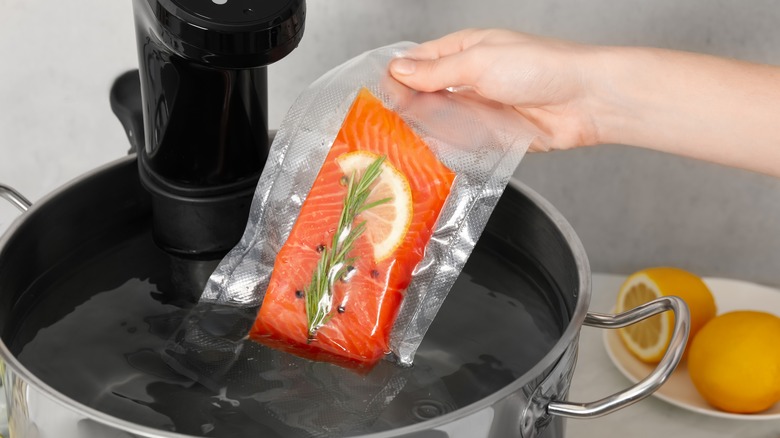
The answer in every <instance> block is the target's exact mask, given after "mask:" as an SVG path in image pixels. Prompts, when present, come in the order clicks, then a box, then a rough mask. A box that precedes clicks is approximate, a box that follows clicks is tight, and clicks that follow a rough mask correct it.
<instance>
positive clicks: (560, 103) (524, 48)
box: [390, 29, 599, 149]
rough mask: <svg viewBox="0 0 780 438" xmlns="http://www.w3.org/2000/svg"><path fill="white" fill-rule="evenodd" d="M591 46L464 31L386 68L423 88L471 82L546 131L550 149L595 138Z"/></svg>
mask: <svg viewBox="0 0 780 438" xmlns="http://www.w3.org/2000/svg"><path fill="white" fill-rule="evenodd" d="M594 51H595V50H594V49H593V48H590V47H588V46H584V45H580V44H575V43H569V42H564V41H558V40H553V39H546V38H540V37H535V36H531V35H526V34H522V33H517V32H512V31H507V30H474V29H470V30H464V31H460V32H457V33H454V34H450V35H448V36H445V37H443V38H441V39H438V40H435V41H430V42H427V43H424V44H421V45H419V46H416V47H414V48H413V49H411V50H410V51H408V52H407V53H406V54H405V55H404V57H403V58H399V59H396V60H393V62H392V63H391V64H390V72H391V74H392V75H393V76H394V77H395V78H396V79H397V80H398V81H400V82H402V83H404V84H405V85H407V86H409V87H411V88H414V89H417V90H420V91H438V90H442V89H445V88H448V87H459V86H467V87H471V88H473V89H474V91H476V92H477V93H479V94H480V95H481V96H483V97H485V98H487V99H490V100H494V101H498V102H501V103H504V104H507V105H511V106H513V107H514V108H515V109H516V110H517V111H518V113H520V114H521V115H523V116H525V117H526V118H527V119H529V120H530V121H532V122H533V123H534V124H535V125H537V126H538V127H539V128H540V129H542V130H543V131H544V132H545V133H546V134H547V135H548V136H549V144H548V145H547V146H549V147H550V148H551V149H568V148H572V147H576V146H583V145H592V144H597V143H598V142H599V138H598V129H597V128H596V125H595V123H594V120H593V118H592V116H591V114H590V110H589V109H588V107H589V105H590V102H589V101H588V97H587V93H586V92H585V90H588V89H589V87H591V85H590V84H588V83H587V82H588V79H587V76H586V75H585V74H584V68H585V65H584V64H587V59H588V58H587V56H589V54H591V53H593V52H594Z"/></svg>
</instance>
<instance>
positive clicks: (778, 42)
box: [0, 0, 780, 286]
mask: <svg viewBox="0 0 780 438" xmlns="http://www.w3.org/2000/svg"><path fill="white" fill-rule="evenodd" d="M0 7H2V8H3V11H4V12H3V13H2V14H1V15H0V79H2V80H1V81H0V182H4V183H7V184H11V185H14V186H15V187H17V188H19V189H20V190H21V191H22V192H24V193H26V194H27V195H28V196H29V197H30V198H32V199H33V200H37V199H39V198H40V197H41V196H43V195H44V194H46V193H48V192H50V191H51V190H53V189H54V188H56V187H57V186H59V185H61V184H63V183H64V182H66V181H67V180H69V179H71V178H73V177H75V176H77V175H79V174H81V173H84V172H86V171H88V170H90V169H93V168H95V167H96V166H98V165H101V164H103V163H106V162H108V161H110V160H112V159H114V158H117V157H119V156H121V155H122V154H123V153H124V152H125V150H126V140H125V139H124V137H123V133H122V130H121V127H120V125H119V124H118V122H116V121H115V120H114V118H113V115H112V114H111V113H110V109H109V107H108V97H107V96H108V94H107V93H108V88H109V86H110V84H111V81H112V80H113V78H114V77H116V75H118V74H119V73H121V72H122V71H124V70H127V69H130V68H134V67H135V65H136V58H135V48H134V41H133V27H132V11H131V7H130V2H129V1H128V0H125V1H123V2H118V1H117V2H105V1H99V0H80V1H78V2H71V3H69V4H68V5H67V6H62V4H61V3H60V2H55V1H53V0H44V1H39V2H27V1H23V0H0ZM778 23H780V7H778V4H777V3H776V2H774V1H750V2H745V1H742V0H732V1H713V0H695V1H693V0H689V1H683V2H681V1H672V0H591V1H562V0H549V1H520V0H480V1H473V0H472V1H463V0H449V1H447V0H392V1H370V0H310V1H309V2H308V21H307V29H306V35H305V37H304V40H303V42H302V44H301V46H300V47H299V48H298V49H297V50H296V51H295V52H293V54H291V55H290V56H289V57H288V58H286V59H284V60H282V61H280V62H279V63H278V64H276V65H273V66H272V67H271V68H270V74H269V75H270V79H269V80H270V83H271V92H270V98H271V108H272V111H271V114H270V122H271V126H278V125H279V122H280V121H281V119H282V118H283V116H284V113H285V111H286V109H287V108H288V107H289V106H290V105H291V104H292V102H293V100H294V99H295V97H296V96H297V94H298V93H299V92H300V91H301V90H302V89H303V88H304V87H305V86H306V85H308V84H309V83H310V82H311V81H313V80H314V79H316V78H317V77H318V76H320V75H321V74H322V73H324V72H325V71H327V70H328V69H329V68H331V67H333V66H335V65H337V64H339V63H341V62H343V61H345V60H346V59H349V58H350V57H352V56H354V55H356V54H358V53H360V52H362V51H364V50H368V49H371V48H374V47H377V46H380V45H384V44H388V43H392V42H396V41H399V40H411V41H422V40H426V39H429V38H433V37H436V36H439V35H441V34H444V33H447V32H450V31H454V30H457V29H460V28H463V27H508V28H514V29H518V30H523V31H526V32H532V33H539V34H544V35H549V36H555V37H560V38H569V39H575V40H579V41H583V42H591V43H603V44H616V45H650V46H657V47H667V48H675V49H682V50H692V51H700V52H706V53H711V54H716V55H722V56H730V57H736V58H741V59H746V60H752V61H759V62H767V63H780V26H778ZM727 110H728V108H724V111H727ZM734 117H739V114H735V115H734ZM779 147H780V146H779ZM516 176H517V178H518V179H520V180H522V181H523V182H525V183H526V184H528V185H530V186H531V187H533V188H534V189H535V190H537V191H538V192H540V193H541V194H542V195H544V196H545V197H546V198H548V199H549V200H550V201H551V202H552V203H553V204H554V205H555V206H556V207H557V208H558V209H560V210H561V212H562V213H563V214H564V216H565V217H566V218H568V219H569V221H570V222H571V223H572V225H573V226H574V228H575V230H576V231H577V232H578V234H579V235H580V237H581V238H582V240H583V243H584V245H585V248H586V250H587V252H588V254H589V256H590V259H591V264H592V266H593V269H594V270H596V271H601V272H614V273H627V272H629V271H631V270H633V269H637V268H639V267H643V266H647V265H656V264H671V265H677V266H681V267H686V268H688V269H692V270H695V271H697V272H699V273H701V274H704V275H718V276H728V277H736V278H741V279H746V280H752V281H756V282H760V283H765V284H770V285H775V286H780V275H779V274H777V272H778V269H777V267H778V265H779V264H780V263H778V262H780V255H779V254H780V180H776V179H772V178H769V177H765V176H761V175H756V174H751V173H748V172H744V171H739V170H734V169H726V168H723V167H720V166H716V165H711V164H707V163H700V162H694V161H691V160H688V159H681V158H677V157H671V156H666V155H663V154H659V153H654V152H650V151H646V150H639V149H634V148H627V147H622V146H600V147H594V148H590V149H587V150H585V149H583V150H579V151H569V152H558V153H550V154H536V155H533V156H528V157H526V159H525V160H524V162H523V163H522V164H521V166H520V168H519V169H518V172H517V174H516ZM15 216H16V213H15V212H14V211H13V210H12V209H11V208H10V207H8V206H0V230H2V229H4V228H5V227H7V225H8V223H9V222H10V221H11V220H12V219H13V218H14V217H15Z"/></svg>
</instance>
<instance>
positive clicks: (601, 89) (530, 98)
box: [390, 30, 780, 177]
mask: <svg viewBox="0 0 780 438" xmlns="http://www.w3.org/2000/svg"><path fill="white" fill-rule="evenodd" d="M390 73H391V74H392V75H393V77H395V78H396V79H397V80H399V81H400V82H402V83H404V84H406V85H407V86H409V87H411V88H415V89H417V90H421V91H436V90H441V89H444V88H448V87H460V86H466V87H471V88H473V89H474V90H475V91H476V92H477V93H479V94H480V95H481V96H482V97H484V98H487V99H491V100H494V101H498V102H501V103H503V104H507V105H511V106H513V107H514V108H515V109H516V110H517V112H518V114H520V115H522V116H524V117H525V118H527V119H528V120H530V121H531V122H533V123H534V124H535V125H536V126H537V127H538V128H540V129H541V130H542V131H544V132H545V133H546V134H547V136H548V138H547V139H546V140H547V145H546V146H547V147H548V148H549V149H569V148H573V147H577V146H585V145H594V144H599V143H616V144H626V145H634V146H640V147H645V148H650V149H655V150H658V151H663V152H669V153H673V154H678V155H685V156H688V157H693V158H697V159H701V160H707V161H712V162H716V163H721V164H725V165H728V166H734V167H741V168H744V169H749V170H753V171H757V172H762V173H766V174H769V175H774V176H778V177H780V130H778V129H776V126H777V120H778V117H780V67H777V66H771V65H762V64H755V63H748V62H743V61H738V60H733V59H725V58H719V57H715V56H708V55H702V54H696V53H689V52H680V51H674V50H662V49H653V48H642V47H607V46H603V47H602V46H588V45H582V44H576V43H571V42H565V41H558V40H554V39H547V38H541V37H535V36H531V35H526V34H522V33H517V32H512V31H507V30H464V31H460V32H456V33H454V34H451V35H448V36H445V37H443V38H441V39H438V40H435V41H430V42H427V43H424V44H421V45H419V46H416V47H414V48H413V49H411V50H410V51H409V52H408V53H407V54H406V55H405V57H404V58H400V59H395V60H393V61H392V62H391V64H390Z"/></svg>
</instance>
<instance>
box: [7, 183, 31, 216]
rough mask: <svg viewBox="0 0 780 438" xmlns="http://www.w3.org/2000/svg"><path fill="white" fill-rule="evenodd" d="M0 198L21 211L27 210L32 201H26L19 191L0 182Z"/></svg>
mask: <svg viewBox="0 0 780 438" xmlns="http://www.w3.org/2000/svg"><path fill="white" fill-rule="evenodd" d="M0 198H4V199H5V200H7V201H8V202H10V203H11V204H13V205H14V207H16V208H18V209H19V210H21V211H22V212H25V211H27V210H28V209H29V208H30V206H32V202H30V201H28V200H27V198H25V197H24V196H22V194H21V193H19V192H17V191H16V190H14V189H13V188H11V187H8V186H6V185H3V184H0Z"/></svg>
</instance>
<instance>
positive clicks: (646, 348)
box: [616, 266, 717, 363]
mask: <svg viewBox="0 0 780 438" xmlns="http://www.w3.org/2000/svg"><path fill="white" fill-rule="evenodd" d="M669 295H675V296H678V297H680V298H682V299H683V301H685V303H686V304H687V305H688V309H689V310H690V315H691V328H690V333H689V335H688V339H689V342H688V345H686V350H685V354H686V355H687V354H688V347H689V346H690V339H693V337H694V336H695V335H696V332H698V331H699V329H701V328H702V327H704V324H706V323H707V322H708V321H709V320H710V319H712V318H714V317H715V314H716V313H717V307H716V305H715V298H714V297H713V296H712V292H711V291H710V289H709V288H708V287H707V285H706V284H705V283H704V281H703V280H702V279H701V278H700V277H699V276H697V275H696V274H694V273H692V272H689V271H686V270H683V269H680V268H674V267H666V266H662V267H655V268H647V269H642V270H640V271H637V272H635V273H633V274H631V275H630V276H629V277H628V278H627V279H626V281H625V282H624V283H623V285H622V286H621V287H620V291H619V292H618V298H617V305H616V309H617V311H618V312H625V311H626V310H630V309H633V308H634V307H637V306H639V305H641V304H644V303H646V302H648V301H651V300H653V299H655V298H658V297H662V296H669ZM673 326H674V314H673V313H671V312H665V313H663V314H661V315H656V316H653V317H650V318H648V319H646V320H644V321H641V322H638V323H636V324H632V325H630V326H628V327H624V328H621V329H619V330H618V334H619V335H620V339H621V340H622V341H623V344H624V345H625V346H626V348H627V349H628V351H630V352H631V353H632V354H633V355H634V356H635V357H636V358H638V359H639V360H641V361H643V362H647V363H657V362H658V361H660V360H661V358H662V357H663V355H664V353H665V352H666V348H667V347H668V346H669V342H670V341H671V339H672V327H673Z"/></svg>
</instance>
